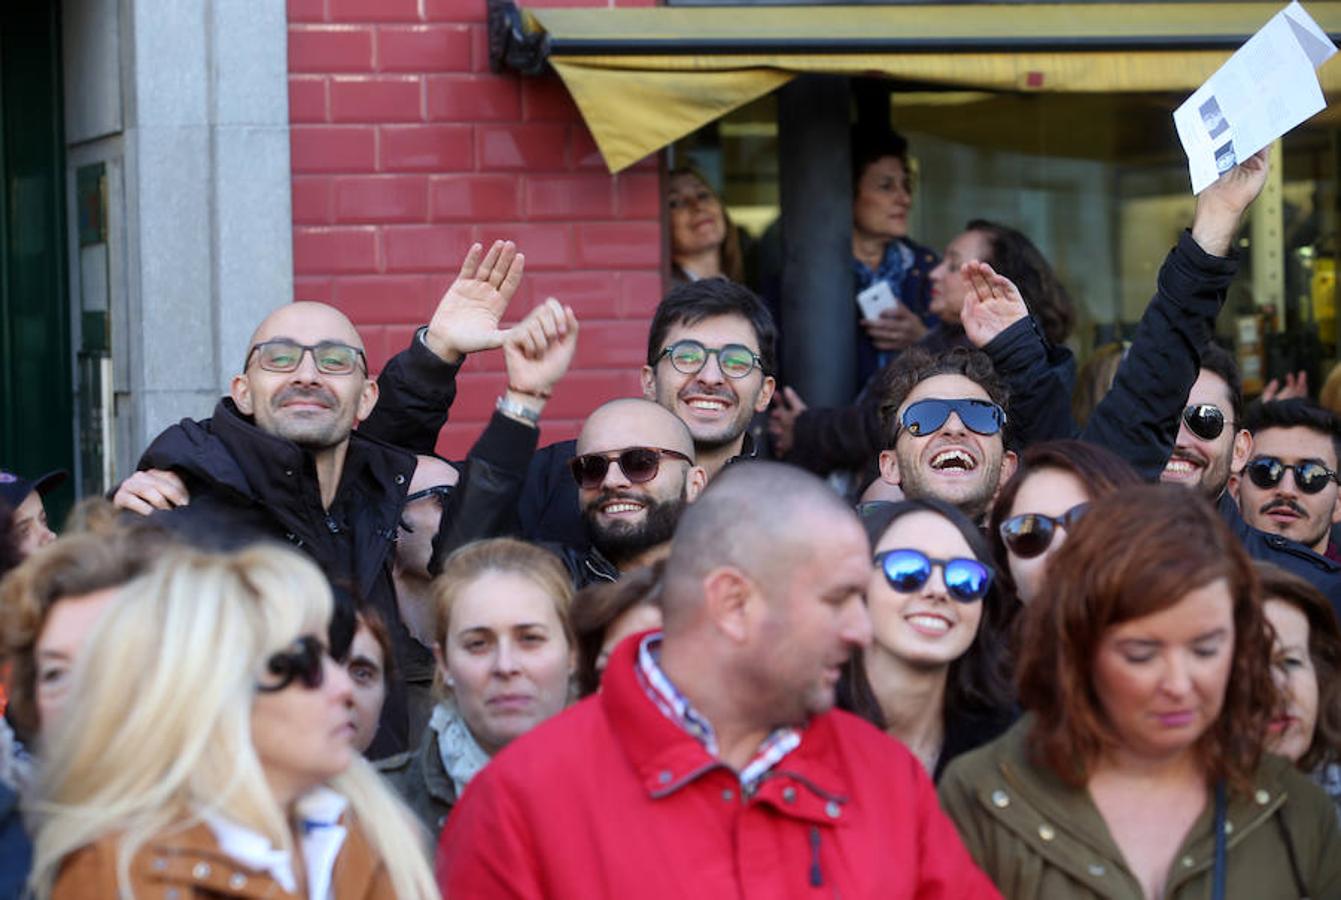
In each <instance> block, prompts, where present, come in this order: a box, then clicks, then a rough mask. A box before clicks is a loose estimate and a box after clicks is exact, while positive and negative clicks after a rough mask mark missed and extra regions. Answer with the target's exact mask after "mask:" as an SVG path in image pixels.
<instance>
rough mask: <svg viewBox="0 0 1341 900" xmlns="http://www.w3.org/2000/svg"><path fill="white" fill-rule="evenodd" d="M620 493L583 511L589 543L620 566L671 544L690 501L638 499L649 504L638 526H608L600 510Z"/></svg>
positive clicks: (604, 495) (612, 493) (606, 494)
mask: <svg viewBox="0 0 1341 900" xmlns="http://www.w3.org/2000/svg"><path fill="white" fill-rule="evenodd" d="M621 496H627V495H625V494H621V493H619V492H618V491H603V492H602V493H601V495H600V496H599V497H597V498H596V500H595V501H594V502H593V503H591V504H590V505H588V506H587V507H586V508H585V509H583V510H582V524H583V526H584V527H585V528H586V532H587V540H588V541H590V542H591V545H592V546H593V547H595V548H596V549H597V550H598V551H599V552H600V554H601V555H602V556H604V557H605V558H606V559H608V560H609V561H610V562H612V563H614V564H615V566H616V567H620V566H622V565H624V564H625V563H628V562H632V561H633V560H635V559H637V558H638V557H640V556H642V555H643V554H644V553H646V552H647V551H648V550H651V549H652V548H654V547H659V546H661V545H662V544H665V543H667V542H668V541H670V539H671V538H672V537H673V536H674V535H675V526H676V525H677V524H678V523H679V521H680V513H682V512H683V511H684V507H685V503H686V502H687V501H686V500H685V498H684V497H683V496H680V497H677V498H675V499H674V500H651V499H650V498H646V497H638V500H639V502H644V503H647V506H646V507H645V508H644V512H645V515H644V516H643V520H642V521H641V522H639V523H637V524H629V523H624V522H616V523H613V524H611V525H607V524H604V523H602V522H600V521H599V520H598V519H597V515H598V513H597V510H599V509H600V508H601V506H603V505H604V504H606V503H608V502H610V501H611V500H615V499H618V498H619V497H621Z"/></svg>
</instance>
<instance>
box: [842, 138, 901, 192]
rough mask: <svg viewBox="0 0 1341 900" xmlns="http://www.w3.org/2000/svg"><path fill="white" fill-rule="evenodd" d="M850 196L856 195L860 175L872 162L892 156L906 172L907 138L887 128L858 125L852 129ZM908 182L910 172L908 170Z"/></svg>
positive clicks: (863, 173)
mask: <svg viewBox="0 0 1341 900" xmlns="http://www.w3.org/2000/svg"><path fill="white" fill-rule="evenodd" d="M851 141H852V145H851V146H852V196H853V197H854V198H855V197H856V196H857V186H858V184H859V183H860V182H861V176H862V175H865V174H866V169H867V168H868V167H870V166H871V165H872V164H874V163H876V162H878V161H879V160H882V159H884V158H885V157H887V156H892V157H894V158H895V159H897V160H898V161H899V162H901V163H903V169H904V171H905V172H908V139H907V138H905V137H904V136H903V135H901V134H899V133H898V132H897V131H893V130H892V129H889V128H871V127H860V128H854V129H853V130H852V136H851ZM908 175H909V184H910V185H911V183H912V173H911V172H909V173H908Z"/></svg>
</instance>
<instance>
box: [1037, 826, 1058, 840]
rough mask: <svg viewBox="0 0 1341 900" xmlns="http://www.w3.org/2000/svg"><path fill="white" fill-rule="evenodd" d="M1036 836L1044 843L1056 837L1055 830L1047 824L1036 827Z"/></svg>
mask: <svg viewBox="0 0 1341 900" xmlns="http://www.w3.org/2000/svg"><path fill="white" fill-rule="evenodd" d="M1038 836H1039V837H1041V838H1042V839H1043V840H1045V841H1050V840H1052V839H1053V838H1055V837H1056V836H1057V829H1055V828H1053V827H1052V826H1051V825H1049V824H1048V823H1047V822H1044V823H1043V824H1042V825H1040V826H1038Z"/></svg>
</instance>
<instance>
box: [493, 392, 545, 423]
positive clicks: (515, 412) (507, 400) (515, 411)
mask: <svg viewBox="0 0 1341 900" xmlns="http://www.w3.org/2000/svg"><path fill="white" fill-rule="evenodd" d="M494 409H496V410H498V411H499V412H501V413H502V414H503V415H505V416H508V417H509V418H513V419H525V420H526V421H527V422H530V423H531V424H532V425H537V426H538V425H539V424H540V413H538V412H536V411H535V410H534V409H531V408H530V407H529V406H525V405H523V404H521V403H518V402H517V401H516V400H513V399H512V398H511V397H509V396H508V395H507V394H504V395H503V396H501V397H499V398H498V402H497V403H495V404H494Z"/></svg>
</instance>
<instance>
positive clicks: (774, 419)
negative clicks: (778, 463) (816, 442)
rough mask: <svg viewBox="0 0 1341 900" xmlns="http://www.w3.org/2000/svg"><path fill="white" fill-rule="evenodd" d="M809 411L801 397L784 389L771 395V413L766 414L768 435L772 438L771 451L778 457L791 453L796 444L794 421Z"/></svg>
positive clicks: (790, 390) (792, 391)
mask: <svg viewBox="0 0 1341 900" xmlns="http://www.w3.org/2000/svg"><path fill="white" fill-rule="evenodd" d="M807 409H809V407H808V406H806V402H805V401H804V400H802V399H801V395H800V394H798V393H796V391H794V390H792V389H791V388H790V387H784V388H783V389H782V390H780V391H778V392H777V393H776V394H774V395H773V411H772V412H770V413H769V414H768V434H769V436H770V437H772V438H773V449H774V450H776V451H777V454H778V456H786V455H787V454H788V453H791V452H792V447H793V446H794V445H795V443H796V420H797V419H799V418H801V413H803V412H805V411H806V410H807Z"/></svg>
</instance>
